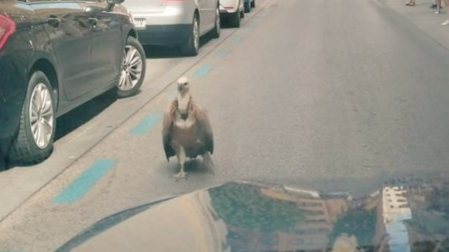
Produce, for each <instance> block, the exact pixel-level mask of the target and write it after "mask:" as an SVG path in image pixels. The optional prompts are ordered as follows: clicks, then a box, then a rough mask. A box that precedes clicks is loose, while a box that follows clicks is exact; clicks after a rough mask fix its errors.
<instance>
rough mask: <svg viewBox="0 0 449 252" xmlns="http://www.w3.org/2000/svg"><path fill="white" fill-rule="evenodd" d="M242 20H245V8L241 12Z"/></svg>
mask: <svg viewBox="0 0 449 252" xmlns="http://www.w3.org/2000/svg"><path fill="white" fill-rule="evenodd" d="M240 18H245V8H243V10H242V11H240Z"/></svg>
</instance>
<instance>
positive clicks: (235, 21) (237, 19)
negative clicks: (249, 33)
mask: <svg viewBox="0 0 449 252" xmlns="http://www.w3.org/2000/svg"><path fill="white" fill-rule="evenodd" d="M229 25H230V26H232V27H236V28H238V27H240V25H241V15H240V11H236V12H235V13H234V14H233V15H232V16H231V17H230V18H229Z"/></svg>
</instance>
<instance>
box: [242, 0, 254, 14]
mask: <svg viewBox="0 0 449 252" xmlns="http://www.w3.org/2000/svg"><path fill="white" fill-rule="evenodd" d="M244 5H245V12H246V13H250V12H251V8H255V7H256V0H245V4H244Z"/></svg>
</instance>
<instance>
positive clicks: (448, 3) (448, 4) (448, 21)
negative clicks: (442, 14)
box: [441, 0, 449, 25]
mask: <svg viewBox="0 0 449 252" xmlns="http://www.w3.org/2000/svg"><path fill="white" fill-rule="evenodd" d="M444 5H446V15H447V18H446V21H444V22H443V23H442V24H441V25H449V0H444Z"/></svg>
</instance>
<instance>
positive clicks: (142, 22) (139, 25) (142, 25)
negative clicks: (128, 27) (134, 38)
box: [134, 18, 147, 29]
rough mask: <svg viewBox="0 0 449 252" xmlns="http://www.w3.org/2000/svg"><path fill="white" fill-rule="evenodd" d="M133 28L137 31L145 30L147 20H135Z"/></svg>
mask: <svg viewBox="0 0 449 252" xmlns="http://www.w3.org/2000/svg"><path fill="white" fill-rule="evenodd" d="M134 26H135V27H136V28H139V29H145V27H146V26H147V20H146V19H145V18H135V19H134Z"/></svg>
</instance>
